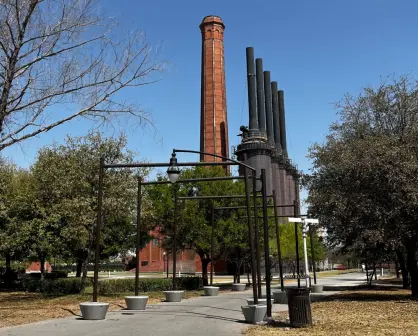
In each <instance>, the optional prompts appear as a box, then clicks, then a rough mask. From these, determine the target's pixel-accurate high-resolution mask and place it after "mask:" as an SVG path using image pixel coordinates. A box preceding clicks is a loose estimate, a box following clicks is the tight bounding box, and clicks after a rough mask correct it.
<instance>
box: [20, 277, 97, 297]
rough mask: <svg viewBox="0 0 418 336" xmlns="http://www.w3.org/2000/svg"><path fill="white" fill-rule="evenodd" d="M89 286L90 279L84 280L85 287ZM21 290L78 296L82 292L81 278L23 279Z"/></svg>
mask: <svg viewBox="0 0 418 336" xmlns="http://www.w3.org/2000/svg"><path fill="white" fill-rule="evenodd" d="M89 285H91V279H89V278H87V279H86V286H89ZM23 289H24V290H25V291H27V292H39V293H44V294H79V293H81V292H82V291H83V289H84V288H83V287H82V282H81V278H63V279H54V280H44V281H41V280H39V279H25V280H23Z"/></svg>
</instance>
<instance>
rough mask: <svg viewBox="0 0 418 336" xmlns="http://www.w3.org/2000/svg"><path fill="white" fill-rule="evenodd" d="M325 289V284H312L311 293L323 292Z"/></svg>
mask: <svg viewBox="0 0 418 336" xmlns="http://www.w3.org/2000/svg"><path fill="white" fill-rule="evenodd" d="M323 290H324V285H312V286H311V293H322V292H323Z"/></svg>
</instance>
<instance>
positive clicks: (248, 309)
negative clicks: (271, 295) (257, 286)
mask: <svg viewBox="0 0 418 336" xmlns="http://www.w3.org/2000/svg"><path fill="white" fill-rule="evenodd" d="M241 310H242V313H243V314H244V318H245V321H246V322H247V323H252V324H256V323H258V322H262V321H263V320H264V317H265V316H266V313H267V306H263V305H251V306H250V305H248V306H242V307H241Z"/></svg>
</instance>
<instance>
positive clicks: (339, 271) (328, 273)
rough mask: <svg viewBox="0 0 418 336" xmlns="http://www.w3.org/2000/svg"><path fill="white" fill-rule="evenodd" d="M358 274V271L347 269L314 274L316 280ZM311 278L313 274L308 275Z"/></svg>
mask: <svg viewBox="0 0 418 336" xmlns="http://www.w3.org/2000/svg"><path fill="white" fill-rule="evenodd" d="M353 272H358V269H348V270H334V271H321V272H316V276H317V277H318V278H326V277H332V276H336V275H340V274H347V273H353ZM310 275H311V277H312V278H313V273H312V272H311V273H310ZM364 277H366V273H365V274H364Z"/></svg>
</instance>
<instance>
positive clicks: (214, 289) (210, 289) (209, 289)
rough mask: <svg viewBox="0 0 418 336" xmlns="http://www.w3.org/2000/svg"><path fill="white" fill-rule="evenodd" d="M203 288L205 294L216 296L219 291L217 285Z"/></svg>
mask: <svg viewBox="0 0 418 336" xmlns="http://www.w3.org/2000/svg"><path fill="white" fill-rule="evenodd" d="M203 290H204V291H205V296H217V295H218V293H219V287H214V286H205V287H203Z"/></svg>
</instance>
